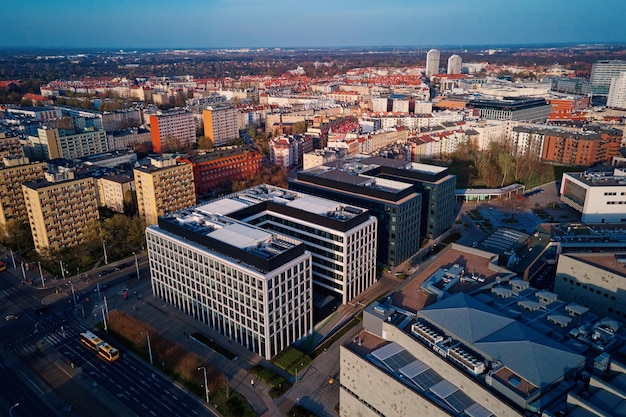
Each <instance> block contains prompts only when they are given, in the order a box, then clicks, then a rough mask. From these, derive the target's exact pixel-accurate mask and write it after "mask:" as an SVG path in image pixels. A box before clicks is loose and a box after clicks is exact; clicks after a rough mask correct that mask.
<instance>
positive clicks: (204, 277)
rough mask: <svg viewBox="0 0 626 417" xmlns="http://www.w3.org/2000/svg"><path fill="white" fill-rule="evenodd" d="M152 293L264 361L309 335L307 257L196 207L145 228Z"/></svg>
mask: <svg viewBox="0 0 626 417" xmlns="http://www.w3.org/2000/svg"><path fill="white" fill-rule="evenodd" d="M146 242H147V248H148V259H149V261H150V275H151V279H152V291H153V293H154V295H155V296H157V297H159V298H161V299H163V300H164V301H165V302H167V303H170V304H173V305H174V306H176V307H177V308H178V309H180V310H181V311H184V312H185V313H187V314H189V315H191V316H193V317H195V318H196V319H197V320H199V321H200V322H201V323H203V324H205V325H206V326H208V327H210V328H212V329H214V330H216V331H218V332H219V333H221V334H222V335H224V336H226V337H228V338H230V339H231V340H233V341H235V342H236V343H239V344H241V345H243V346H245V347H246V348H247V349H249V350H251V351H252V352H255V353H258V354H259V355H261V356H262V357H263V358H265V359H268V360H269V359H271V358H272V357H273V356H275V355H276V354H278V353H279V352H281V351H282V350H284V349H285V348H287V347H288V346H290V345H291V344H292V343H294V342H296V341H299V340H302V339H304V338H305V337H307V336H309V335H310V334H311V333H312V331H313V309H312V302H313V297H312V282H311V254H310V253H309V252H307V251H305V249H304V245H303V244H302V243H301V242H299V241H297V240H295V239H292V238H290V237H288V236H285V235H281V234H278V233H275V232H270V231H266V230H263V229H260V228H258V227H255V226H252V225H249V224H245V223H243V222H240V221H237V220H235V219H232V218H229V217H226V216H220V215H215V214H210V213H205V212H202V211H198V210H196V209H189V210H184V211H181V212H177V213H172V214H169V215H166V216H163V217H159V219H158V225H152V226H150V227H148V228H147V229H146Z"/></svg>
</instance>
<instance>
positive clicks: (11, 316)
mask: <svg viewBox="0 0 626 417" xmlns="http://www.w3.org/2000/svg"><path fill="white" fill-rule="evenodd" d="M19 318H20V315H19V314H7V315H6V316H5V317H4V320H6V321H12V320H17V319H19Z"/></svg>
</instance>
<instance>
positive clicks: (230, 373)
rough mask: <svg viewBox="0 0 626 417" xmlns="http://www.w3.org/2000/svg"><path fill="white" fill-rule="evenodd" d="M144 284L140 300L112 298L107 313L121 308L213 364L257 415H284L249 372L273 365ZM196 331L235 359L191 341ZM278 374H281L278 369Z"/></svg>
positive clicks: (88, 319)
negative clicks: (156, 294)
mask: <svg viewBox="0 0 626 417" xmlns="http://www.w3.org/2000/svg"><path fill="white" fill-rule="evenodd" d="M147 284H149V281H148V282H145V281H144V280H142V282H138V286H137V288H139V290H138V292H140V294H141V299H139V298H137V297H133V296H130V297H129V299H128V300H123V299H122V298H121V297H115V296H112V297H111V298H109V297H107V304H108V307H109V311H112V310H114V309H120V310H122V311H125V312H127V313H128V314H130V315H132V316H133V317H135V318H137V319H138V320H141V321H143V322H144V323H146V324H148V325H149V326H151V327H152V328H153V329H158V331H159V333H160V334H161V335H163V336H164V337H166V338H167V339H169V340H171V341H173V342H176V343H178V344H180V345H181V346H182V347H183V348H184V349H185V350H187V351H189V352H194V353H196V354H197V355H199V356H200V357H201V358H203V359H204V360H206V361H207V363H210V364H212V366H214V367H215V368H216V369H218V370H220V371H221V372H222V373H224V374H225V375H226V376H227V377H228V379H229V385H230V387H231V388H232V389H233V390H235V391H237V392H239V393H240V394H241V395H243V396H244V397H245V398H246V399H247V400H248V402H249V403H250V405H251V406H252V408H253V409H254V411H255V412H256V413H257V415H263V416H267V417H274V416H276V417H280V416H283V414H282V413H281V412H280V411H279V410H278V407H277V405H276V404H275V402H274V400H273V399H272V398H271V397H270V396H269V390H270V387H269V386H267V385H266V384H265V383H263V381H260V380H257V378H256V376H255V375H253V374H251V373H249V372H248V369H249V368H250V367H251V366H253V365H256V364H259V363H262V364H263V365H264V366H268V367H274V365H273V364H270V363H269V362H267V361H265V360H264V359H263V358H261V357H260V356H258V355H256V354H254V353H252V352H250V351H249V350H247V349H246V348H245V347H243V346H241V345H239V344H238V343H236V342H234V341H232V340H230V339H228V338H226V337H225V336H222V335H221V334H219V333H217V332H216V331H214V330H212V329H210V328H209V327H208V326H205V325H203V324H202V323H201V322H198V321H196V320H195V319H194V318H193V317H191V316H188V315H186V314H184V313H183V312H181V311H179V310H178V309H176V308H175V307H173V306H171V305H169V304H166V303H165V302H164V301H162V300H160V299H158V298H157V297H155V296H153V295H152V294H151V292H149V291H151V289H150V288H149V286H148V285H147ZM97 303H99V302H97ZM86 313H87V314H86V318H84V319H81V320H82V321H83V322H84V323H85V324H87V325H88V326H94V325H95V324H96V322H98V321H100V318H99V317H96V318H94V317H93V316H92V315H90V314H89V313H88V312H86ZM195 332H199V333H202V334H204V335H206V336H208V337H210V338H212V339H213V340H214V341H215V342H217V343H219V344H221V345H222V346H224V347H226V348H227V349H228V350H230V351H232V352H233V353H235V354H236V355H237V358H235V359H234V360H232V361H231V360H228V359H226V358H225V357H223V356H222V355H220V354H218V353H216V352H214V351H213V350H211V349H210V348H208V347H206V346H204V345H203V344H201V343H199V342H197V341H195V340H194V339H192V338H190V337H189V335H190V334H192V333H195ZM155 354H156V353H155ZM280 372H284V371H282V370H280ZM250 380H254V381H255V384H254V388H253V387H252V386H251V384H250ZM218 411H219V410H218Z"/></svg>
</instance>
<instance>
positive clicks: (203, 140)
mask: <svg viewBox="0 0 626 417" xmlns="http://www.w3.org/2000/svg"><path fill="white" fill-rule="evenodd" d="M212 148H213V141H212V140H211V139H210V138H207V137H206V136H200V137H199V138H198V149H205V150H209V149H212Z"/></svg>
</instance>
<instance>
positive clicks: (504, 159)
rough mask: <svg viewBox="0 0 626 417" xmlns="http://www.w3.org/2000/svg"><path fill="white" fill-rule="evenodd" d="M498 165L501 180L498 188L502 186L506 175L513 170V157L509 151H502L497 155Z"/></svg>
mask: <svg viewBox="0 0 626 417" xmlns="http://www.w3.org/2000/svg"><path fill="white" fill-rule="evenodd" d="M498 166H499V168H500V172H501V173H502V182H501V183H500V188H502V187H504V184H505V182H506V179H507V176H508V175H510V174H511V173H512V172H513V171H515V159H513V157H512V156H511V155H510V154H509V153H506V152H502V153H500V154H499V155H498Z"/></svg>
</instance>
